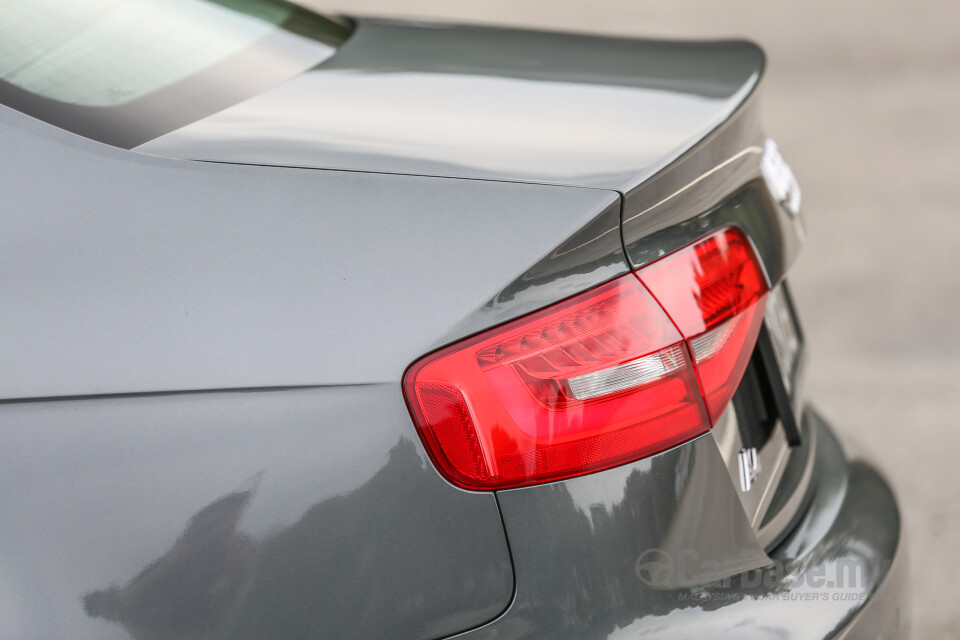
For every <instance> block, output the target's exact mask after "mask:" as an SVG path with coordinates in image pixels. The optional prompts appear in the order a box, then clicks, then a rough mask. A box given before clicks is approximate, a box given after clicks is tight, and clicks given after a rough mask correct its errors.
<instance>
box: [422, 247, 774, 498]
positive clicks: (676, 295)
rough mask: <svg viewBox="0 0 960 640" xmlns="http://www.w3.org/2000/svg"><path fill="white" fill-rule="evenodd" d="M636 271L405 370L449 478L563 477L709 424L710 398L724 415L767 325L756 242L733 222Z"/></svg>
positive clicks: (511, 482)
mask: <svg viewBox="0 0 960 640" xmlns="http://www.w3.org/2000/svg"><path fill="white" fill-rule="evenodd" d="M637 275H638V276H639V277H640V280H642V281H643V284H644V285H646V287H648V288H649V289H650V291H648V290H647V288H645V287H644V286H643V285H641V283H640V282H639V281H638V280H637V278H636V277H635V276H634V275H633V274H628V275H625V276H622V277H620V278H618V279H616V280H614V281H612V282H608V283H607V284H604V285H601V286H599V287H596V288H594V289H591V290H590V291H586V292H584V293H582V294H579V295H577V296H574V297H572V298H569V299H567V300H565V301H563V302H560V303H557V304H555V305H553V306H551V307H548V308H546V309H543V310H541V311H538V312H536V313H533V314H530V315H528V316H525V317H523V318H519V319H517V320H514V321H512V322H509V323H507V324H504V325H501V326H499V327H495V328H493V329H490V330H488V331H485V332H483V333H481V334H479V335H476V336H474V337H472V338H469V339H467V340H464V341H462V342H459V343H456V344H454V345H451V346H449V347H447V348H445V349H441V350H440V351H437V352H434V353H432V354H429V355H427V356H425V357H424V358H422V359H420V360H419V361H417V362H416V363H414V364H413V366H411V367H410V369H409V370H408V371H407V373H406V375H405V376H404V394H405V396H406V399H407V403H408V404H409V406H410V409H411V412H412V414H413V417H414V421H415V422H416V424H417V427H418V429H419V431H420V434H421V436H422V438H423V441H424V443H425V445H426V448H427V451H428V452H429V453H430V455H431V457H432V459H433V461H434V463H435V464H436V465H437V467H438V468H439V469H440V471H441V472H442V473H443V474H444V475H445V476H446V477H447V478H449V479H450V480H451V481H452V482H454V483H455V484H458V485H460V486H463V487H466V488H471V489H500V488H507V487H517V486H522V485H527V484H534V483H538V482H548V481H553V480H559V479H562V478H568V477H571V476H577V475H582V474H585V473H589V472H592V471H597V470H600V469H605V468H609V467H612V466H616V465H619V464H623V463H625V462H629V461H632V460H637V459H640V458H643V457H646V456H649V455H653V454H655V453H658V452H660V451H663V450H665V449H668V448H670V447H672V446H674V445H676V444H679V443H681V442H683V441H685V440H688V439H690V438H692V437H694V436H696V435H698V434H701V433H704V432H705V431H706V430H707V429H709V428H710V425H711V422H712V420H711V418H708V413H707V411H706V409H705V405H704V398H705V399H706V407H709V408H716V411H714V410H711V411H710V413H709V415H710V416H713V420H715V418H716V416H719V413H720V412H722V409H723V408H724V407H725V406H726V404H727V403H728V402H729V400H730V398H731V397H732V395H733V391H734V390H735V389H736V387H737V384H738V383H739V380H740V377H741V376H742V375H743V370H744V368H745V367H746V363H747V361H748V359H749V356H750V351H751V350H752V347H753V343H754V342H755V341H756V336H757V332H758V331H759V327H760V322H761V321H762V311H761V309H762V308H763V305H762V302H763V297H764V295H765V293H766V290H767V286H766V281H765V280H764V278H763V274H762V272H761V271H760V268H759V265H758V264H757V261H756V258H755V256H754V255H753V251H752V249H751V247H750V244H749V242H748V241H747V239H746V237H745V236H744V235H743V233H742V232H740V231H739V230H735V229H728V230H725V231H721V232H718V233H716V234H713V235H711V236H709V237H708V238H706V239H704V240H702V241H700V242H698V243H697V244H695V245H693V246H690V247H687V248H685V249H681V250H680V251H678V252H677V253H675V254H672V255H670V256H668V257H667V258H664V259H662V260H660V261H658V262H656V263H654V264H653V265H650V266H649V267H647V268H645V269H643V270H641V271H640V272H638V273H637ZM651 291H652V292H653V294H654V295H651V293H650V292H651ZM654 296H656V299H655V298H654ZM658 300H659V304H658V302H657V301H658ZM661 305H662V306H661ZM665 310H666V311H665ZM668 314H669V316H668ZM678 329H679V330H678ZM691 353H692V354H693V358H694V359H695V360H696V367H695V366H694V362H693V361H692V360H691ZM698 374H699V384H698V377H697V376H698ZM733 378H735V379H733ZM701 389H702V391H701ZM701 394H702V395H701Z"/></svg>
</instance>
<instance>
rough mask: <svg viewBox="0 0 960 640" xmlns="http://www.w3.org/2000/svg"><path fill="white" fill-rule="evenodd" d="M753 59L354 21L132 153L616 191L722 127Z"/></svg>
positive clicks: (759, 61)
mask: <svg viewBox="0 0 960 640" xmlns="http://www.w3.org/2000/svg"><path fill="white" fill-rule="evenodd" d="M763 64H764V60H763V53H762V52H761V51H760V50H759V49H758V48H757V47H756V46H755V45H753V44H751V43H747V42H687V43H677V42H661V41H643V40H618V39H612V38H597V37H589V36H574V35H569V34H555V33H543V32H531V31H509V30H503V29H488V28H482V27H464V26H457V27H453V26H447V25H427V24H411V23H393V22H383V21H376V20H366V19H364V20H359V21H358V24H357V26H356V31H355V32H354V34H353V35H352V36H351V38H350V39H349V40H348V41H347V42H346V43H345V44H344V45H343V46H342V47H341V48H340V49H339V50H338V51H337V53H336V55H334V56H333V57H331V58H329V59H328V60H326V61H325V62H324V63H322V64H320V65H318V66H317V67H316V68H315V69H314V70H312V71H310V72H308V73H304V74H302V75H300V76H298V77H296V78H294V79H292V80H290V81H288V82H286V83H284V84H282V85H280V86H278V87H276V88H275V89H272V90H270V91H267V92H265V93H263V94H261V95H260V96H257V97H255V98H252V99H250V100H246V101H244V102H242V103H240V104H238V105H236V106H234V107H231V108H229V109H226V110H224V111H222V112H220V113H219V114H216V115H214V116H211V117H209V118H206V119H204V120H201V121H199V122H196V123H194V124H192V125H188V126H186V127H183V128H182V129H179V130H177V131H174V132H171V133H169V134H167V135H164V136H161V137H159V138H157V139H155V140H153V141H150V142H147V143H146V144H143V145H141V146H140V147H138V150H140V151H142V152H144V153H150V154H156V155H162V156H169V157H175V158H194V159H201V160H217V161H222V162H238V163H248V164H265V165H283V166H306V167H320V168H328V169H349V170H354V171H382V172H390V173H411V174H421V175H445V176H457V177H468V178H486V179H496V180H521V181H533V182H545V183H554V184H569V185H578V186H590V187H598V188H606V189H615V190H619V191H628V190H630V189H632V188H633V187H635V186H637V185H639V184H640V183H641V182H643V181H644V180H646V179H647V178H649V177H650V176H651V175H653V174H654V173H656V172H657V171H658V170H660V169H661V168H663V167H664V166H666V165H667V164H669V163H670V162H671V161H672V160H674V159H676V158H677V157H678V156H679V155H680V154H682V153H683V152H684V151H686V150H687V149H688V148H689V147H690V146H692V145H693V144H694V143H695V142H697V141H698V140H699V139H700V138H702V137H703V136H704V135H705V134H707V133H708V132H709V131H711V130H712V129H714V128H715V127H717V126H718V125H719V124H720V123H722V122H723V121H724V120H725V119H726V118H727V117H729V115H730V114H731V113H732V112H733V111H734V110H735V109H736V108H737V106H738V105H739V104H740V103H741V102H742V101H743V100H744V98H745V97H746V96H747V95H749V94H750V92H751V91H752V90H753V88H754V86H755V85H756V83H757V81H758V80H759V78H760V74H761V72H762V69H763Z"/></svg>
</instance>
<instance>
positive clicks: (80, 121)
mask: <svg viewBox="0 0 960 640" xmlns="http://www.w3.org/2000/svg"><path fill="white" fill-rule="evenodd" d="M349 32H350V26H349V24H347V23H345V22H339V21H335V20H332V19H329V18H325V17H322V16H319V15H317V14H314V13H311V12H308V11H306V10H304V9H302V8H299V7H297V6H296V5H293V4H290V3H287V2H284V1H282V0H0V101H2V102H3V103H4V104H7V105H8V106H11V107H13V108H15V109H19V110H21V111H23V112H25V113H27V114H29V115H33V116H35V117H38V118H40V119H43V120H47V121H48V122H51V123H52V124H56V125H58V126H60V127H63V128H65V129H68V130H72V131H75V132H77V133H80V134H81V135H86V136H88V137H91V138H94V139H98V140H101V141H103V142H108V143H110V144H116V145H118V146H127V147H130V146H135V145H136V144H140V143H142V142H145V141H146V140H149V139H152V138H153V137H156V136H158V135H162V134H163V133H166V132H168V131H171V130H173V129H174V128H178V127H180V126H183V125H185V124H188V123H189V122H192V121H193V120H196V119H199V118H200V117H203V116H204V115H208V114H209V113H213V112H215V111H218V110H220V109H223V108H225V107H227V106H230V105H231V104H234V103H236V102H238V101H240V100H242V99H244V98H246V97H249V96H251V95H254V94H256V93H258V92H260V91H262V90H264V89H266V88H269V87H270V86H272V85H275V84H277V83H279V82H281V81H283V80H285V79H287V78H289V77H291V76H293V75H296V74H297V73H300V72H302V71H304V70H306V69H309V68H310V67H311V66H313V65H315V64H318V63H319V62H321V61H322V60H324V59H326V58H327V57H328V56H330V55H332V53H333V52H334V51H335V49H336V47H337V46H339V45H340V44H341V43H342V42H343V41H344V40H345V39H346V37H347V36H348V35H349Z"/></svg>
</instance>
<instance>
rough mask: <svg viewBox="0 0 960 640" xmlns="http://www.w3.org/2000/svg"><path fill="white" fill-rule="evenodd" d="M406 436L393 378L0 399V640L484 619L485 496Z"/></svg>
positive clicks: (170, 638) (503, 558)
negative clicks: (452, 479)
mask: <svg viewBox="0 0 960 640" xmlns="http://www.w3.org/2000/svg"><path fill="white" fill-rule="evenodd" d="M360 406H362V407H363V408H364V411H363V412H362V413H361V412H358V411H357V407H360ZM415 437H416V436H415V435H414V433H413V428H412V425H410V423H409V417H408V416H407V415H406V410H405V407H404V405H403V398H402V394H401V393H400V390H399V389H398V388H397V387H396V386H395V385H369V386H356V387H330V388H322V389H304V390H291V391H266V392H238V393H198V394H184V395H179V394H174V395H169V396H163V395H161V396H146V397H116V398H106V399H91V400H77V401H59V402H43V403H16V404H0V486H5V487H16V490H15V491H5V492H3V493H2V494H0V522H2V523H3V545H2V547H0V596H2V597H3V601H2V602H0V611H2V610H3V609H4V607H5V606H7V605H8V604H10V603H12V606H13V607H14V611H16V612H18V615H17V616H14V617H12V618H10V619H4V620H3V626H4V629H3V631H0V637H4V638H6V637H17V638H67V637H69V638H71V639H73V640H95V639H96V640H121V639H127V638H134V639H136V640H154V639H157V638H164V639H166V640H179V639H187V638H189V639H190V640H203V639H206V638H234V639H236V638H258V639H261V640H262V639H263V638H284V639H285V640H286V639H295V638H317V637H324V636H327V637H339V638H371V637H389V636H390V635H391V633H394V632H395V633H397V634H400V635H401V636H402V637H405V638H422V637H436V636H440V635H447V634H450V633H454V632H456V631H459V630H461V629H463V628H466V627H470V626H475V625H477V624H481V623H483V622H486V621H488V620H490V619H492V618H494V617H495V616H496V615H497V614H498V613H500V612H501V611H502V610H503V609H504V608H505V607H506V606H507V604H508V602H509V600H510V596H511V593H512V570H511V565H510V559H509V553H508V550H507V547H506V541H505V539H504V534H503V528H502V526H501V523H500V519H499V514H498V512H497V507H496V501H495V498H494V496H492V495H490V494H478V493H469V492H465V491H459V490H457V489H455V488H453V487H452V486H450V485H449V484H447V483H446V482H444V481H443V480H442V479H441V478H440V477H439V476H438V475H437V473H436V471H435V470H434V469H433V467H432V466H430V464H429V462H428V461H427V459H426V456H425V454H424V452H423V450H422V448H421V447H420V444H419V442H417V441H416V440H415ZM373 610H375V611H377V613H378V615H376V616H372V615H367V614H368V612H370V611H373ZM41 612H42V613H41ZM12 625H19V626H12ZM385 625H388V626H385ZM9 629H12V631H11V632H10V633H7V631H8V630H9Z"/></svg>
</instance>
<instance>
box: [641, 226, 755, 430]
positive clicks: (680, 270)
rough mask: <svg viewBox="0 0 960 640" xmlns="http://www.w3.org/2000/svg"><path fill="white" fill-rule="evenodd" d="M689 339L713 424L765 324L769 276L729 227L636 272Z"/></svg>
mask: <svg viewBox="0 0 960 640" xmlns="http://www.w3.org/2000/svg"><path fill="white" fill-rule="evenodd" d="M637 275H638V276H639V277H640V280H641V281H642V282H643V284H644V285H646V286H647V288H648V289H650V291H651V292H652V293H653V295H654V296H655V297H656V298H657V300H658V301H659V302H660V304H661V305H663V308H664V309H666V310H667V313H668V314H670V317H671V318H672V319H673V321H674V322H675V323H676V324H677V328H679V329H680V332H681V333H682V334H683V337H684V338H686V339H687V341H688V344H689V345H690V351H691V352H692V353H693V358H694V360H695V361H696V364H697V373H698V374H699V377H700V386H701V388H702V389H703V396H704V399H705V400H706V403H707V410H708V411H709V412H710V423H711V424H714V423H715V422H716V421H717V419H718V418H719V417H720V414H721V413H723V410H724V409H726V408H727V404H728V403H729V402H730V399H731V398H733V394H734V392H735V391H736V390H737V385H739V384H740V379H741V378H742V377H743V372H744V370H745V369H746V368H747V363H748V362H749V361H750V353H751V351H753V345H755V344H756V342H757V334H758V333H759V332H760V325H761V324H762V323H763V309H764V301H765V300H766V295H767V292H768V291H769V288H768V287H767V281H766V278H765V277H764V275H763V272H762V271H761V270H760V265H759V264H758V263H757V258H756V255H755V254H754V252H753V247H751V246H750V241H749V240H747V237H746V236H745V235H744V234H743V232H742V231H740V230H739V229H734V228H730V229H725V230H723V231H720V232H717V233H715V234H713V235H711V236H708V237H706V238H704V239H703V240H701V241H699V242H697V243H696V244H694V245H692V246H689V247H686V248H685V249H681V250H680V251H677V252H676V253H673V254H671V255H669V256H667V257H666V258H662V259H660V260H658V261H657V262H655V263H653V264H651V265H649V266H647V267H645V268H644V269H641V270H640V271H639V272H637Z"/></svg>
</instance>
